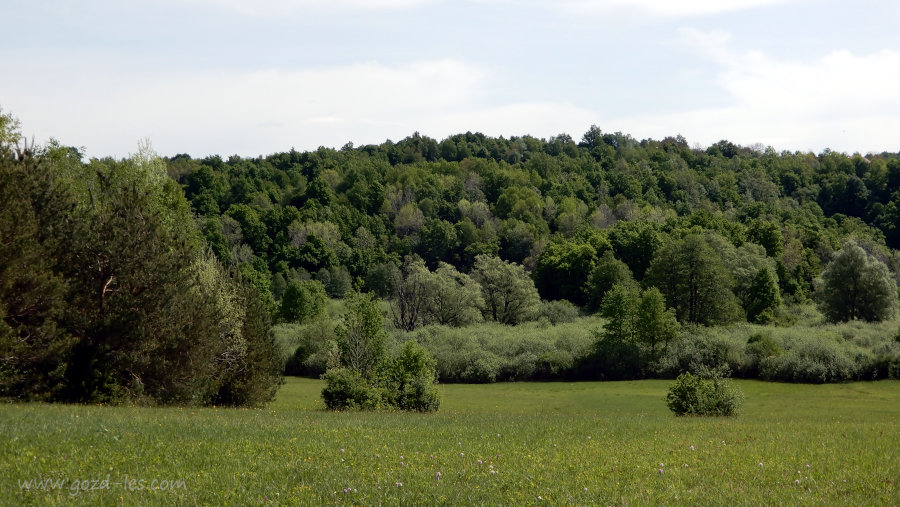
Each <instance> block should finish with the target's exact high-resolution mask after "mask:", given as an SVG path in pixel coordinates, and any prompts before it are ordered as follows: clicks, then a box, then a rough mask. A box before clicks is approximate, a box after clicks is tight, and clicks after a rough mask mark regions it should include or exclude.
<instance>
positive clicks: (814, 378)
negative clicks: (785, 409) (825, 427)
mask: <svg viewBox="0 0 900 507" xmlns="http://www.w3.org/2000/svg"><path fill="white" fill-rule="evenodd" d="M861 352H862V351H861V350H859V348H858V347H855V346H853V345H851V344H846V343H839V342H836V341H832V340H822V339H815V338H813V337H810V338H807V339H802V340H800V341H799V342H797V343H795V344H793V345H792V347H791V348H790V349H789V350H788V351H786V352H785V353H784V354H781V355H778V356H774V357H770V358H766V359H765V360H763V361H762V362H761V366H760V370H761V371H760V377H761V378H764V379H768V380H780V381H784V382H807V383H813V384H821V383H825V382H844V381H848V380H854V379H858V378H859V377H860V375H861V373H862V370H863V366H864V364H865V363H864V361H861V360H860V359H862V358H861V357H860V356H861V355H862V354H861Z"/></svg>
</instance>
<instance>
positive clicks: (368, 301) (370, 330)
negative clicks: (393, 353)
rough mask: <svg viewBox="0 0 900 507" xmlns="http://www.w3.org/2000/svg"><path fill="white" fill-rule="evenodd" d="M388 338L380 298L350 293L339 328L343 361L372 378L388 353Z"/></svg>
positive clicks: (367, 378)
mask: <svg viewBox="0 0 900 507" xmlns="http://www.w3.org/2000/svg"><path fill="white" fill-rule="evenodd" d="M386 337H387V333H386V332H385V330H384V320H383V318H382V316H381V309H380V308H379V305H378V301H377V300H375V299H373V298H372V297H371V296H370V295H367V294H361V293H353V294H351V295H350V297H349V298H348V302H347V313H345V314H344V317H343V319H342V321H341V324H340V326H338V329H337V338H338V346H339V347H340V352H341V364H342V365H343V366H344V367H346V368H348V369H350V370H351V371H354V372H357V373H359V374H360V375H361V376H362V378H364V379H366V380H370V379H371V378H372V376H373V375H374V374H375V371H376V369H377V367H378V366H379V365H380V364H381V361H382V360H383V359H384V356H385V354H386V345H385V340H386Z"/></svg>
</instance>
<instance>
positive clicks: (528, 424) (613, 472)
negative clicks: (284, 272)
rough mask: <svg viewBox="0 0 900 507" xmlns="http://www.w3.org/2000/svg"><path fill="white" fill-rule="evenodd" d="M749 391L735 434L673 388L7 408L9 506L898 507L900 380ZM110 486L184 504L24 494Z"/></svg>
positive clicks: (304, 383) (2, 425)
mask: <svg viewBox="0 0 900 507" xmlns="http://www.w3.org/2000/svg"><path fill="white" fill-rule="evenodd" d="M738 384H739V385H740V386H741V387H742V388H743V389H744V391H745V393H746V396H747V401H746V403H745V410H744V413H743V414H742V415H741V416H739V417H737V418H734V419H701V418H696V419H681V418H675V417H674V416H672V415H671V413H670V412H668V410H667V409H666V407H665V404H664V402H663V397H664V395H665V392H666V388H667V385H668V382H665V381H640V382H617V383H577V384H571V383H545V384H541V383H529V384H493V385H478V386H474V385H447V386H442V390H443V392H444V404H443V406H442V408H441V411H440V412H439V413H437V414H431V415H422V414H402V413H329V412H324V411H322V410H320V406H321V402H319V401H318V400H317V398H318V392H319V390H320V389H321V383H320V382H319V381H315V380H305V379H288V383H287V384H286V385H285V386H284V388H283V389H282V391H281V392H280V393H279V397H278V399H277V400H276V401H275V402H274V403H273V404H272V405H271V406H270V407H269V408H267V409H264V410H232V409H180V408H165V409H152V408H130V407H122V408H110V407H96V406H65V405H56V406H50V405H40V404H13V405H5V406H3V408H2V410H0V504H2V505H7V504H20V503H38V504H45V503H49V504H54V503H58V504H68V503H70V502H71V501H72V500H73V498H74V499H75V500H79V501H82V502H86V503H91V504H95V503H103V504H119V503H124V504H147V503H151V504H153V503H155V504H172V503H178V504H204V505H211V504H235V505H246V504H260V503H266V502H267V501H268V502H274V503H276V504H301V505H319V504H331V503H362V504H376V503H386V504H396V503H398V502H402V503H406V504H429V505H433V504H447V505H459V504H479V503H485V504H494V505H496V504H513V503H524V504H533V503H538V502H541V501H549V502H551V503H554V504H559V503H568V504H632V505H646V504H658V503H669V504H684V503H690V504H698V503H699V504H719V505H721V504H726V503H731V504H740V505H762V504H787V503H790V504H797V503H817V504H823V503H824V504H828V505H835V504H849V505H860V504H882V505H893V504H897V503H898V502H900V494H898V490H897V485H896V484H895V482H896V480H897V477H900V459H898V456H900V382H897V381H883V382H877V383H853V384H836V385H817V386H812V385H789V384H775V383H762V382H753V381H745V382H738ZM691 446H694V449H693V450H691ZM432 456H433V457H432ZM478 460H481V461H482V462H481V463H480V464H479V462H478ZM760 463H762V465H760ZM492 470H493V471H494V472H496V473H492ZM660 470H662V472H661V473H660ZM437 472H441V478H440V479H436V476H437ZM107 474H109V477H110V481H111V482H112V483H115V482H119V481H121V480H123V478H124V476H125V475H126V474H128V476H129V477H131V478H140V479H146V480H148V481H149V480H152V479H183V480H184V481H185V485H186V489H182V490H177V491H149V492H148V491H144V492H134V491H132V492H129V491H125V490H124V486H117V485H115V484H113V485H111V486H110V489H109V490H99V491H89V492H84V493H81V494H79V495H77V496H76V497H73V496H70V491H69V490H68V489H66V490H58V491H31V492H23V491H20V489H19V487H18V483H17V481H18V480H19V479H28V478H32V477H42V478H70V479H74V478H79V479H103V478H106V477H107ZM797 481H799V483H798V482H797ZM399 483H402V486H399V485H398V484H399ZM345 488H350V490H349V491H348V492H346V493H345V492H344V489H345Z"/></svg>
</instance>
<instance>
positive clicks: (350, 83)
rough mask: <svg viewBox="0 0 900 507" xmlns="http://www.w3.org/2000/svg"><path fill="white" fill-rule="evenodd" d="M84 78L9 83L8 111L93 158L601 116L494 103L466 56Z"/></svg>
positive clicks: (581, 124) (247, 150)
mask: <svg viewBox="0 0 900 507" xmlns="http://www.w3.org/2000/svg"><path fill="white" fill-rule="evenodd" d="M61 72H63V73H65V70H64V69H61ZM35 74H36V72H27V73H26V75H35ZM83 75H85V76H89V77H84V78H80V79H79V78H73V79H69V80H68V81H66V83H65V86H62V84H61V83H60V82H58V81H49V80H48V81H41V82H38V83H35V82H32V81H25V80H23V81H20V82H16V81H15V80H9V81H6V82H3V83H0V96H8V97H15V98H16V100H15V101H14V102H11V103H5V104H4V108H5V109H9V110H12V111H14V112H15V113H16V114H17V115H18V116H20V117H21V118H22V120H23V126H24V127H25V131H26V132H28V133H29V134H30V133H31V132H34V133H36V134H37V135H38V140H39V141H40V140H41V139H46V138H47V137H49V136H54V137H57V138H58V139H60V141H61V142H63V143H65V144H72V145H77V146H85V147H86V148H87V150H88V154H90V155H92V156H104V155H114V156H125V155H127V153H128V152H129V151H132V150H133V147H134V146H135V143H136V142H137V140H139V139H142V138H144V137H149V138H150V139H151V140H152V141H153V144H154V146H155V147H156V149H157V150H159V152H160V153H164V154H170V155H171V154H175V153H182V152H186V153H190V154H192V155H195V156H204V155H208V154H213V153H219V154H221V155H223V156H227V155H230V154H234V153H237V154H241V155H248V156H253V155H259V154H267V153H272V152H277V151H284V150H288V149H290V148H291V147H292V146H293V147H296V148H297V149H315V148H316V147H318V146H323V145H324V146H333V147H339V146H342V145H343V144H344V143H346V142H348V141H353V142H354V143H356V144H367V143H381V142H383V141H384V140H385V139H388V138H390V139H394V140H395V141H396V140H398V139H400V138H402V137H405V136H407V135H410V134H412V133H413V132H414V131H420V132H421V133H422V134H425V135H430V136H433V137H437V138H441V137H444V136H447V135H450V134H454V133H458V132H465V131H470V130H471V131H482V132H484V133H486V134H490V135H506V136H509V135H521V134H533V135H541V136H549V135H554V134H558V133H560V132H572V131H575V132H581V131H583V130H585V129H586V126H587V125H589V124H590V123H592V121H591V120H592V118H594V117H593V115H592V114H591V113H590V112H588V111H584V110H582V109H579V108H578V107H576V106H573V105H571V104H566V103H554V102H525V103H513V104H505V105H497V104H496V103H489V102H488V97H487V96H486V92H487V91H489V90H491V89H492V88H493V84H494V83H499V82H500V81H501V80H500V79H499V77H498V78H497V79H496V80H495V76H494V74H493V73H492V72H491V71H489V70H488V69H485V68H482V67H479V66H477V65H473V64H470V63H467V62H463V61H458V60H435V61H423V62H417V63H411V64H408V65H403V66H396V67H393V66H385V65H381V64H378V63H361V64H356V65H347V66H340V67H333V68H325V69H317V70H297V71H285V70H266V71H259V72H235V71H230V72H222V73H198V74H195V75H191V76H184V75H182V74H177V75H171V76H169V75H167V76H156V75H145V76H137V75H134V74H128V75H127V77H125V76H118V75H116V74H114V73H112V72H111V71H109V70H107V71H106V72H105V73H104V71H103V70H101V69H100V68H90V69H85V70H84V73H83ZM31 126H38V128H37V129H35V128H34V127H31ZM51 126H52V127H51ZM51 128H52V129H53V130H49V129H51ZM29 129H32V130H29ZM48 130H49V131H48ZM123 147H126V148H125V149H124V150H123Z"/></svg>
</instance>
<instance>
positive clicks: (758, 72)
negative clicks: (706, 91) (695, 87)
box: [616, 30, 900, 152]
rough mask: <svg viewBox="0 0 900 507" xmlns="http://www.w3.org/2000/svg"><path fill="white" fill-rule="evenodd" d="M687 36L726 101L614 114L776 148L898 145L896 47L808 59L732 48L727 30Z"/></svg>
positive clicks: (704, 139) (694, 136)
mask: <svg viewBox="0 0 900 507" xmlns="http://www.w3.org/2000/svg"><path fill="white" fill-rule="evenodd" d="M683 35H684V40H685V41H687V42H688V43H690V44H692V45H695V47H696V48H697V50H698V51H700V52H702V53H703V54H705V55H707V56H708V57H710V58H711V59H712V60H713V61H714V62H716V63H717V64H718V65H719V67H720V68H719V71H718V76H717V80H716V83H717V85H718V86H720V87H721V88H722V89H724V90H725V91H727V92H728V93H729V94H730V96H731V97H732V98H733V102H732V103H731V104H730V105H728V106H727V107H721V108H711V109H702V110H694V111H688V112H679V113H667V114H650V115H640V116H633V117H627V118H620V119H618V120H616V122H617V125H621V126H622V128H623V129H624V130H625V131H630V132H633V133H635V134H638V133H640V135H641V136H645V137H661V136H664V135H671V134H673V133H676V132H680V133H682V134H684V135H685V136H686V137H687V138H688V139H689V140H690V141H696V142H700V143H701V144H709V143H712V142H715V141H717V140H719V139H723V138H727V139H729V140H732V141H734V142H739V143H741V144H752V143H755V142H761V143H763V144H767V145H772V146H774V147H776V148H780V149H800V150H806V149H810V150H813V151H820V150H822V149H824V148H831V149H835V150H840V151H857V150H859V151H864V152H865V151H881V150H890V151H896V150H897V149H900V139H898V138H897V137H896V133H897V132H898V131H900V91H898V88H897V86H896V83H897V82H900V52H897V51H894V50H887V49H886V50H882V51H877V52H874V53H870V54H866V55H857V54H854V53H852V52H850V51H847V50H835V51H832V52H830V53H827V54H825V55H823V56H821V57H820V58H817V59H814V60H809V61H797V60H789V59H778V58H775V57H772V56H770V55H767V54H764V53H762V52H759V51H750V52H737V51H735V50H733V49H732V48H731V47H730V46H729V42H730V40H731V37H730V35H728V34H727V33H724V32H709V33H703V32H698V31H695V30H685V31H683Z"/></svg>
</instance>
